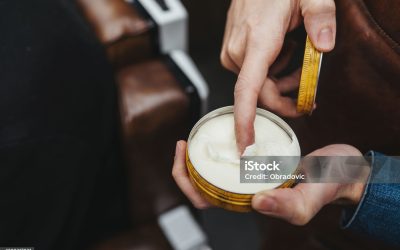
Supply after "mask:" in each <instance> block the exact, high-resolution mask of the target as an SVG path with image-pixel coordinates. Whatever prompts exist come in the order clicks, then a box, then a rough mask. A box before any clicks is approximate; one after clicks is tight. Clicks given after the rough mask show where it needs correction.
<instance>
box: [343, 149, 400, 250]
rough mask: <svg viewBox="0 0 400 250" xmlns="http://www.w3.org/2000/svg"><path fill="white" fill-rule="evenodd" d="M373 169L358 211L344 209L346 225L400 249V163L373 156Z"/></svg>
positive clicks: (381, 156) (377, 155)
mask: <svg viewBox="0 0 400 250" xmlns="http://www.w3.org/2000/svg"><path fill="white" fill-rule="evenodd" d="M371 156H372V165H371V167H372V169H371V174H370V177H369V179H368V183H367V185H366V187H365V191H364V194H363V196H362V198H361V201H360V203H359V205H358V206H357V207H351V208H346V209H344V213H343V219H342V225H343V227H344V228H345V229H347V228H348V229H350V230H354V231H357V232H360V233H363V234H366V235H369V236H372V237H374V238H378V239H381V240H383V241H385V242H387V243H389V244H395V245H400V210H399V209H400V159H396V158H391V157H387V156H384V155H381V154H379V153H375V152H372V153H371Z"/></svg>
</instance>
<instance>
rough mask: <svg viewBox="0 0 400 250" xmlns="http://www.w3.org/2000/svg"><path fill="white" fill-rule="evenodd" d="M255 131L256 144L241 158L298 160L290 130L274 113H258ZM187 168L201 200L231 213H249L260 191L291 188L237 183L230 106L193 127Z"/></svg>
mask: <svg viewBox="0 0 400 250" xmlns="http://www.w3.org/2000/svg"><path fill="white" fill-rule="evenodd" d="M254 130H255V143H254V144H253V145H251V146H249V147H247V148H246V150H245V152H244V154H243V155H245V156H300V146H299V142H298V140H297V137H296V135H295V134H294V132H293V130H292V129H291V128H290V127H289V125H288V124H287V123H286V122H285V121H283V120H282V119H281V118H279V117H278V116H276V115H274V114H273V113H271V112H268V111H266V110H263V109H257V112H256V118H255V121H254ZM186 166H187V168H188V172H189V175H190V179H191V181H192V182H193V184H194V185H195V186H196V187H197V189H198V190H199V192H200V193H201V194H202V195H203V196H204V198H205V199H206V200H207V201H209V202H210V203H211V204H213V205H215V206H218V207H222V208H224V209H228V210H231V211H237V212H246V211H250V210H251V199H252V197H253V195H254V194H255V193H257V192H259V191H263V190H268V189H274V188H285V187H290V186H292V185H293V181H290V180H289V181H285V180H282V182H280V183H240V157H239V154H238V150H237V146H236V137H235V129H234V118H233V106H227V107H223V108H219V109H217V110H214V111H212V112H210V113H208V114H207V115H205V116H204V117H203V118H201V119H200V120H199V121H198V122H197V123H196V124H195V126H194V127H193V129H192V131H191V132H190V135H189V139H188V147H187V151H186ZM296 169H297V168H294V169H293V172H295V171H296Z"/></svg>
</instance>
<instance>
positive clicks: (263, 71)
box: [234, 37, 283, 154]
mask: <svg viewBox="0 0 400 250" xmlns="http://www.w3.org/2000/svg"><path fill="white" fill-rule="evenodd" d="M282 44H283V37H282V38H280V37H279V38H277V39H266V41H262V44H260V42H253V43H249V44H248V46H247V49H246V56H245V58H244V61H243V65H242V68H241V70H240V73H239V76H238V80H237V82H236V85H235V93H234V95H235V107H234V117H235V134H236V142H237V146H238V150H239V153H240V154H242V153H243V151H244V149H245V148H246V147H247V146H248V145H251V144H253V143H254V126H253V124H254V119H255V115H256V107H257V99H258V95H259V93H260V91H261V88H262V86H263V83H264V80H265V78H266V77H267V74H268V69H269V66H270V65H271V64H272V62H273V61H274V60H275V59H276V57H277V55H278V54H279V51H280V49H281V48H282Z"/></svg>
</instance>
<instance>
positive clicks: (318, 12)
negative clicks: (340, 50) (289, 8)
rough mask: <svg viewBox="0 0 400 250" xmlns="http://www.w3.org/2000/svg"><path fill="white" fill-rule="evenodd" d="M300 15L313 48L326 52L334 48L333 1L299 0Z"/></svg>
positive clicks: (334, 12)
mask: <svg viewBox="0 0 400 250" xmlns="http://www.w3.org/2000/svg"><path fill="white" fill-rule="evenodd" d="M300 9H301V13H302V15H303V17H304V25H305V27H306V31H307V34H308V36H309V37H310V39H311V41H312V43H313V44H314V46H315V47H316V48H317V49H318V50H319V51H322V52H328V51H331V50H332V49H333V47H334V46H335V37H336V7H335V2H334V0H301V1H300Z"/></svg>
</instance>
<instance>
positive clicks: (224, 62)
mask: <svg viewBox="0 0 400 250" xmlns="http://www.w3.org/2000/svg"><path fill="white" fill-rule="evenodd" d="M219 59H220V61H221V64H222V66H224V67H225V68H228V67H229V59H228V55H227V54H226V52H225V50H223V51H222V52H221V54H220V55H219Z"/></svg>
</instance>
